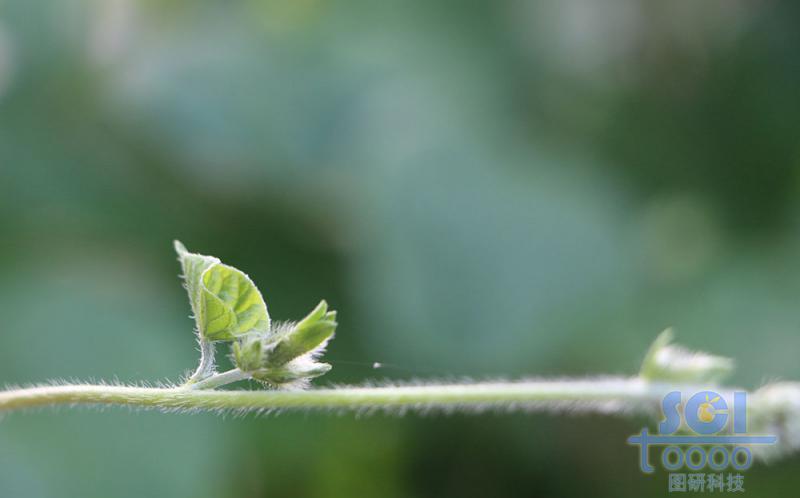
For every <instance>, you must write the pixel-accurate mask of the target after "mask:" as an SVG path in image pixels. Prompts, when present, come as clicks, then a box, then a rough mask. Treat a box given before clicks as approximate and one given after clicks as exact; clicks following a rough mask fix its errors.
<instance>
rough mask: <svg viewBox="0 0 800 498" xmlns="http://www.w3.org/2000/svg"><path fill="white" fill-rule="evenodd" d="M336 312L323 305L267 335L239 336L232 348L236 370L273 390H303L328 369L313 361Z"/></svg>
mask: <svg viewBox="0 0 800 498" xmlns="http://www.w3.org/2000/svg"><path fill="white" fill-rule="evenodd" d="M335 319H336V312H335V311H331V310H328V304H327V303H326V302H325V301H322V302H320V303H319V304H318V305H317V307H316V308H314V310H313V311H312V312H311V313H309V315H308V316H306V317H305V318H304V319H302V320H301V321H299V322H297V323H292V322H287V323H279V324H276V325H275V327H273V329H272V330H271V331H269V332H267V333H263V332H255V333H250V334H246V335H243V336H241V337H239V338H238V340H237V341H236V342H234V344H233V346H232V359H233V362H234V364H235V365H236V367H237V368H239V369H240V370H242V371H243V372H247V373H249V374H250V375H251V377H252V378H254V379H256V380H258V381H261V382H264V383H266V384H268V385H271V386H273V387H281V388H286V387H289V388H293V387H304V386H305V385H306V384H308V381H309V380H310V379H312V378H314V377H319V376H320V375H323V374H325V373H326V372H328V371H329V370H330V369H331V366H330V365H328V364H327V363H320V362H318V361H316V358H317V356H318V355H319V354H321V353H322V351H323V350H324V348H325V346H326V345H327V343H328V341H329V340H330V339H331V337H333V334H334V332H335V331H336V325H337V323H336V321H335Z"/></svg>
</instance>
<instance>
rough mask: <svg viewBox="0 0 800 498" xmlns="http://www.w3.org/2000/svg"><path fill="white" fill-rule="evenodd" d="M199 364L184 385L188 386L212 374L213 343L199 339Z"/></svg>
mask: <svg viewBox="0 0 800 498" xmlns="http://www.w3.org/2000/svg"><path fill="white" fill-rule="evenodd" d="M199 342H200V364H199V365H197V370H195V371H194V373H193V374H192V376H191V377H189V378H188V379H186V383H185V385H187V386H190V385H192V384H196V383H197V382H200V381H201V380H203V379H205V378H206V377H209V376H210V375H213V374H214V343H213V342H211V341H207V340H205V339H203V338H202V337H201V338H200V341H199Z"/></svg>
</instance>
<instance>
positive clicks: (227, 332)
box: [199, 264, 270, 341]
mask: <svg viewBox="0 0 800 498" xmlns="http://www.w3.org/2000/svg"><path fill="white" fill-rule="evenodd" d="M201 280H202V283H203V286H202V288H201V313H200V322H199V326H200V332H201V335H202V336H203V337H205V338H206V339H208V340H210V341H228V340H232V339H234V338H235V337H236V336H239V335H242V334H246V333H248V332H252V331H259V332H264V331H267V330H269V325H270V324H269V314H268V313H267V305H266V304H265V303H264V299H263V298H262V297H261V293H260V292H259V291H258V289H257V288H256V286H255V284H253V282H252V281H251V280H250V278H249V277H248V276H247V275H245V274H244V273H243V272H241V271H239V270H237V269H236V268H233V267H232V266H227V265H223V264H216V265H214V266H211V267H210V268H208V269H207V270H206V271H205V272H204V273H203V276H202V279H201Z"/></svg>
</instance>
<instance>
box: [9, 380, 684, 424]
mask: <svg viewBox="0 0 800 498" xmlns="http://www.w3.org/2000/svg"><path fill="white" fill-rule="evenodd" d="M241 375H246V374H242V373H241V372H238V373H237V372H234V371H230V372H226V373H224V374H218V376H215V377H212V378H211V379H216V380H215V381H211V379H209V381H210V382H209V383H208V384H206V385H211V384H213V383H214V382H217V381H220V380H231V379H233V378H234V377H239V376H241ZM242 378H244V377H242ZM237 380H241V379H237ZM675 388H676V386H674V385H671V386H668V385H664V384H658V383H650V382H646V381H644V380H641V379H639V378H609V379H598V380H591V379H588V380H553V381H546V380H537V381H519V382H488V383H474V384H428V385H405V386H404V385H401V386H387V387H337V388H328V389H311V390H306V391H301V390H297V391H233V390H231V391H215V390H210V389H194V388H188V389H187V388H186V387H176V388H149V387H133V386H104V385H64V386H41V387H32V388H26V389H17V390H9V391H0V412H3V411H11V410H19V409H25V408H33V407H41V406H52V405H127V406H134V407H143V408H160V409H166V410H178V411H181V410H187V411H194V410H223V411H224V410H234V411H271V410H281V409H322V410H326V409H333V410H356V411H370V410H386V411H390V412H399V413H402V412H405V411H407V410H419V411H430V410H442V411H448V412H450V411H456V412H457V411H465V412H472V411H480V410H504V411H534V410H565V411H567V410H568V411H575V410H583V411H595V412H603V413H606V412H614V413H640V414H648V415H651V414H653V413H655V412H656V411H657V408H658V403H659V400H660V399H661V397H662V396H663V395H664V393H666V392H668V391H669V390H671V389H675ZM685 388H686V389H691V387H688V386H686V387H685Z"/></svg>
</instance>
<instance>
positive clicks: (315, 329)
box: [267, 301, 338, 367]
mask: <svg viewBox="0 0 800 498" xmlns="http://www.w3.org/2000/svg"><path fill="white" fill-rule="evenodd" d="M335 319H336V312H335V311H328V303H326V302H325V301H321V302H320V303H319V304H318V305H317V307H316V308H314V310H313V311H312V312H311V313H309V314H308V316H306V317H305V318H304V319H302V320H301V321H300V322H298V323H297V324H296V325H295V326H294V327H292V328H291V329H289V330H288V331H287V332H286V333H285V334H283V336H279V337H278V338H277V341H278V342H277V344H276V345H275V346H274V347H273V348H272V350H271V351H269V353H268V355H267V363H268V365H269V366H271V367H275V366H280V365H284V364H286V363H288V362H290V361H292V360H293V359H295V358H297V357H299V356H302V355H304V354H307V353H312V352H314V351H316V350H319V349H321V348H322V347H324V346H325V344H326V343H327V341H328V340H329V339H330V338H331V337H333V333H334V332H335V331H336V326H337V325H338V324H337V323H336V321H335Z"/></svg>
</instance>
